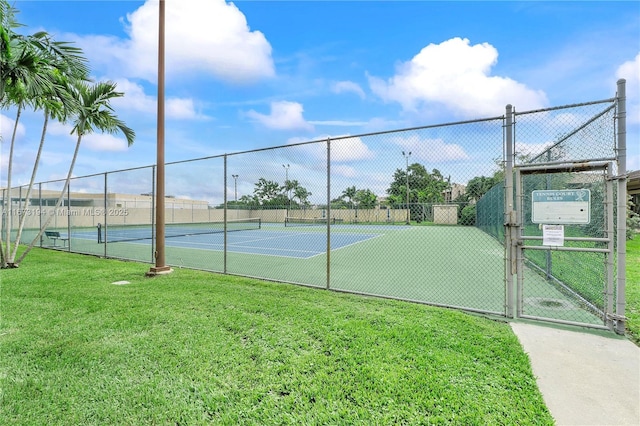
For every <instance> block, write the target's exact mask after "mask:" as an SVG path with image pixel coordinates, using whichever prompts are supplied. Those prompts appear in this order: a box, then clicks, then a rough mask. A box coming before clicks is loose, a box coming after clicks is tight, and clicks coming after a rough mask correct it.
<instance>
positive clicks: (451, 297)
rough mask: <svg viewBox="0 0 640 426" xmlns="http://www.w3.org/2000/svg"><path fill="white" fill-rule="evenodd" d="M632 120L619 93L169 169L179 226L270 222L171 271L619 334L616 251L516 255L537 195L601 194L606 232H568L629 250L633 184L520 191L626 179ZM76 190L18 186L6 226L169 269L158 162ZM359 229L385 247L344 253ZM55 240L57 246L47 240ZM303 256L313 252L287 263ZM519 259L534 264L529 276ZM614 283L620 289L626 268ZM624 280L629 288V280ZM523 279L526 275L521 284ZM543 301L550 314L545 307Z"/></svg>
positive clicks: (176, 251) (189, 251)
mask: <svg viewBox="0 0 640 426" xmlns="http://www.w3.org/2000/svg"><path fill="white" fill-rule="evenodd" d="M620 110H621V108H620V101H619V99H618V97H616V98H612V99H607V100H600V101H594V102H586V103H580V104H573V105H566V106H560V107H552V108H547V109H539V110H535V111H524V112H517V111H516V110H515V108H513V109H511V107H510V106H509V107H508V108H507V110H506V112H505V114H504V115H501V116H496V117H491V118H485V119H477V120H468V121H460V122H455V123H444V124H435V125H429V126H422V127H412V128H406V129H398V130H391V131H384V132H378V133H367V134H361V135H353V136H340V137H331V138H328V139H321V140H314V141H306V142H300V143H295V144H287V145H280V146H274V147H268V148H261V149H257V150H248V151H242V152H235V153H227V154H222V155H216V156H209V157H202V158H196V159H191V160H184V161H176V162H170V163H166V165H165V182H166V189H165V193H166V194H167V195H166V197H165V218H166V222H167V224H177V223H200V224H206V223H216V222H219V221H222V220H224V219H225V218H227V220H228V221H232V220H241V219H247V218H257V219H259V220H260V222H261V224H262V225H263V226H261V229H260V234H259V235H252V234H247V235H251V238H248V239H247V240H243V239H241V238H242V237H240V236H238V237H236V236H234V238H233V239H230V240H229V242H228V243H227V240H226V239H225V244H224V247H223V249H224V251H222V252H221V250H222V249H221V248H220V245H219V244H218V243H217V242H199V243H194V244H193V245H192V246H188V247H182V246H171V245H169V246H168V247H167V253H166V256H167V263H168V264H169V265H172V266H180V267H189V268H195V269H202V270H208V271H214V272H222V273H227V274H233V275H241V276H248V277H254V278H262V279H266V280H273V281H280V282H289V283H295V284H300V285H307V286H312V287H320V288H329V289H333V290H337V291H344V292H352V293H359V294H367V295H376V296H380V297H389V298H395V299H401V300H411V301H417V302H420V303H427V304H432V305H437V306H447V307H455V308H458V309H465V310H469V311H473V312H483V313H488V314H493V315H499V316H506V317H513V316H518V315H527V314H528V315H530V316H531V317H535V318H544V320H549V321H557V322H565V323H576V324H581V325H587V326H593V327H596V328H598V327H606V328H611V321H610V320H611V318H614V317H615V315H619V309H618V314H616V312H611V309H610V308H609V309H607V306H609V307H610V306H611V304H612V303H613V305H616V306H618V307H619V306H620V304H619V302H620V300H619V298H620V296H623V294H624V283H622V285H618V287H617V289H616V290H615V291H613V292H612V291H607V289H603V288H601V284H602V282H607V277H605V276H603V273H604V272H602V271H606V270H607V269H606V268H604V267H602V265H603V264H610V262H611V259H612V256H613V254H612V253H608V254H607V255H602V254H597V253H595V254H594V253H589V254H584V255H576V254H573V255H572V256H574V257H567V254H566V253H562V254H560V253H556V252H553V253H552V252H551V251H550V250H549V251H546V252H545V251H544V250H528V251H525V252H524V253H521V255H522V259H516V257H517V256H518V255H517V254H516V250H515V247H516V245H517V244H518V243H517V242H518V241H519V239H521V237H523V236H526V235H534V236H537V235H540V236H541V229H539V228H540V227H538V226H537V224H534V223H532V222H531V220H530V217H531V210H532V205H531V202H530V201H527V200H529V198H528V197H530V194H531V192H532V191H535V190H564V189H566V188H588V189H589V190H590V191H591V194H592V200H595V203H592V204H591V209H592V210H593V212H592V216H593V220H592V221H591V223H589V224H581V225H575V226H574V225H566V226H565V233H566V234H567V236H588V237H593V238H609V240H607V241H613V237H612V233H613V232H614V230H612V229H610V227H607V225H606V224H607V221H608V220H609V219H611V218H610V216H611V212H610V211H608V210H607V211H604V210H602V208H601V206H602V205H604V204H607V203H612V202H614V201H615V200H614V199H616V200H617V198H616V197H617V196H621V192H620V189H617V190H616V191H612V190H610V189H609V190H608V191H609V192H607V185H606V182H607V178H606V176H604V175H603V174H602V173H599V174H598V173H593V172H590V171H575V172H572V171H566V172H564V173H552V172H550V171H548V172H542V171H541V172H539V173H536V174H531V175H527V176H526V177H525V178H524V180H523V182H522V185H523V188H522V189H523V192H522V193H516V192H515V191H514V187H512V186H509V185H507V186H505V182H507V183H508V182H509V179H513V176H515V173H516V171H517V170H518V168H520V167H525V166H530V165H533V164H535V165H542V166H544V165H549V167H551V165H554V164H556V165H558V164H559V165H563V164H571V163H578V162H581V163H589V162H593V161H596V160H598V161H610V162H611V163H612V170H611V173H612V174H613V175H614V176H617V179H618V182H624V176H620V173H618V172H619V171H620V170H623V169H622V168H621V166H620V165H619V161H620V153H619V149H618V148H619V147H618V145H617V143H618V140H619V139H620V136H618V137H617V138H616V125H619V124H620V121H621V120H622V116H621V112H620ZM225 170H226V171H227V173H228V176H225V175H226V174H227V173H225ZM225 182H226V184H225ZM63 184H64V181H63V180H53V181H46V182H40V183H38V184H36V186H35V188H34V192H33V195H32V196H31V198H30V199H29V200H26V199H25V198H24V194H26V186H19V187H15V188H12V189H11V190H10V191H9V190H7V189H3V190H2V206H3V220H2V226H3V229H4V226H5V223H6V221H5V218H6V216H7V215H6V211H7V209H12V214H15V216H20V215H25V216H26V226H25V231H24V234H23V235H24V236H23V241H25V240H26V239H28V237H29V235H30V233H31V234H32V235H34V234H35V231H36V230H38V229H39V228H40V226H41V224H42V223H44V221H45V220H46V218H47V217H48V216H50V215H53V216H54V218H53V221H52V223H51V225H50V228H51V229H55V230H60V231H62V232H64V233H66V234H68V236H69V238H70V239H69V243H68V244H67V245H66V246H65V247H62V248H60V247H55V249H56V250H67V251H69V252H77V253H86V254H94V255H99V256H103V257H109V258H119V259H128V260H136V261H141V262H147V263H153V262H154V257H153V253H154V227H155V224H154V220H155V214H154V209H155V203H154V201H155V194H156V191H155V167H154V166H152V165H151V166H145V167H136V168H129V169H123V170H115V171H108V172H104V173H97V174H92V175H87V176H82V177H75V178H73V179H72V180H71V184H70V187H69V190H68V192H67V194H66V197H65V200H64V203H63V205H62V206H61V207H60V208H58V209H54V207H53V206H54V205H55V204H54V203H55V200H57V198H58V195H59V192H60V190H61V188H62V187H63ZM511 185H512V184H511ZM618 188H620V187H618ZM608 197H611V199H610V198H608ZM517 206H520V211H519V213H521V214H522V218H524V219H522V220H521V221H520V223H517V221H516V220H515V218H516V216H515V214H512V213H509V211H515V210H516V207H517ZM619 220H620V219H618V221H619ZM407 222H409V225H407ZM16 223H17V221H12V224H13V225H15V224H16ZM122 225H130V226H134V225H135V226H137V227H146V228H147V229H146V232H148V235H150V238H149V239H150V241H148V243H147V244H142V243H140V242H139V241H138V242H137V243H135V244H134V243H133V242H131V243H130V244H128V243H125V242H113V243H110V244H106V243H105V242H104V240H103V239H102V237H100V238H101V241H100V242H98V233H99V232H102V233H108V232H109V229H110V228H111V229H112V230H113V229H115V227H116V226H122ZM285 225H298V226H285ZM301 225H307V226H301ZM205 226H206V225H205ZM284 232H286V233H284ZM358 233H360V234H367V235H372V236H375V238H374V237H371V238H367V239H362V240H358V241H357V242H355V243H353V244H348V245H347V244H342V243H341V242H340V239H341V238H346V237H345V236H346V235H349V234H358ZM238 234H241V233H238ZM13 235H15V232H14V234H13ZM100 235H103V234H100ZM261 235H262V236H264V238H263V239H264V241H262V240H261V237H260V236H261ZM251 239H253V240H251ZM251 241H253V242H251ZM305 241H307V243H305ZM318 241H320V242H318ZM251 244H253V246H251ZM305 244H306V245H305ZM318 244H319V245H320V247H321V248H320V249H317V248H316V246H317V245H318ZM571 244H573V245H575V246H585V245H589V244H591V245H598V244H602V243H600V242H596V243H588V244H587V243H585V242H573V243H570V245H571ZM39 245H40V246H41V247H44V248H53V247H52V244H51V242H50V241H48V240H47V238H46V237H42V238H41V240H40V241H39ZM312 246H313V247H312ZM334 247H337V249H334ZM294 251H296V252H297V253H311V255H309V256H302V255H299V256H298V255H296V256H289V255H286V256H285V255H281V253H285V252H286V253H293V252H294ZM538 251H539V252H540V253H538ZM576 256H577V257H576ZM617 256H620V253H618V254H617ZM576 260H577V261H579V262H581V265H583V270H582V271H581V274H580V276H579V277H578V280H579V281H586V282H587V283H588V284H587V285H586V287H587V288H579V287H580V286H579V285H576V284H575V283H573V282H572V280H571V279H570V277H568V276H569V275H571V274H570V273H569V274H568V273H567V272H566V269H567V267H566V265H567V263H568V262H572V261H576ZM517 262H525V263H526V262H528V263H529V264H530V266H531V267H527V266H526V265H525V266H521V267H520V269H518V268H516V266H515V265H516V263H517ZM607 262H609V263H607ZM517 269H518V270H517ZM516 270H517V271H516ZM607 274H608V277H609V279H610V277H611V274H612V272H611V271H610V270H609V272H607ZM613 274H614V275H615V276H616V277H619V276H620V271H619V270H614V271H613ZM516 275H518V278H519V280H516V282H513V280H512V278H513V277H514V276H516ZM454 280H455V281H456V282H455V283H452V281H454ZM554 283H555V284H554ZM558 283H561V285H559V284H558ZM563 286H564V288H570V289H571V291H573V292H575V294H576V295H577V296H578V297H579V298H582V300H584V301H588V303H589V304H590V306H597V307H598V309H601V311H599V313H598V314H597V315H595V316H594V313H593V309H591V310H590V311H589V310H585V309H581V308H580V306H581V305H584V303H580V302H579V300H578V298H575V299H572V296H571V294H568V293H570V292H567V291H564V290H562V287H563ZM598 286H600V287H598ZM603 292H604V293H607V292H608V293H614V294H612V295H611V298H612V299H610V300H604V299H603V298H602V297H601V296H598V294H600V295H601V294H602V293H603ZM616 297H618V299H616ZM567 298H569V299H570V303H569V305H570V306H571V309H569V308H567V305H566V304H560V305H561V307H557V306H556V307H554V303H553V302H554V301H557V300H560V299H563V300H564V299H567ZM540 300H543V301H544V300H546V301H547V302H549V303H547V305H545V304H542V305H541V304H540V303H538V302H539V301H540ZM612 300H613V302H612ZM534 302H535V303H534ZM558 303H559V302H558ZM615 320H616V321H621V320H622V319H621V318H619V317H615ZM616 324H617V323H616Z"/></svg>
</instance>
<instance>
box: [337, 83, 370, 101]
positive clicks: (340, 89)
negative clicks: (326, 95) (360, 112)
mask: <svg viewBox="0 0 640 426" xmlns="http://www.w3.org/2000/svg"><path fill="white" fill-rule="evenodd" d="M331 91H332V92H334V93H355V94H356V95H358V96H360V98H362V99H364V98H365V94H364V90H362V88H361V87H360V85H359V84H357V83H354V82H352V81H338V82H336V83H333V85H332V86H331Z"/></svg>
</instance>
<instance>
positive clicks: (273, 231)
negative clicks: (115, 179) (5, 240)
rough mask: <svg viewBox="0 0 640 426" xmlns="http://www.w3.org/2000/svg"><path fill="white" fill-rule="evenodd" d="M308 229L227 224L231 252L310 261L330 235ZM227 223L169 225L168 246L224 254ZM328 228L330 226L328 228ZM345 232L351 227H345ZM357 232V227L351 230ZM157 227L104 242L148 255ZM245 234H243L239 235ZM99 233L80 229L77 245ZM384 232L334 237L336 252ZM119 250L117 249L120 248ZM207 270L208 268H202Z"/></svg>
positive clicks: (130, 229)
mask: <svg viewBox="0 0 640 426" xmlns="http://www.w3.org/2000/svg"><path fill="white" fill-rule="evenodd" d="M313 224H314V225H316V226H313V227H311V226H305V225H311V224H302V225H300V226H301V227H300V228H298V227H295V229H292V225H289V226H288V227H283V226H282V224H264V225H263V224H262V223H261V221H260V220H259V219H244V220H239V221H228V223H227V241H226V247H227V252H231V253H244V254H257V255H265V256H276V257H289V258H301V259H307V258H311V257H314V256H318V255H321V254H323V253H326V250H327V243H326V233H324V234H323V233H322V232H318V230H319V229H320V228H319V227H321V224H320V223H319V222H317V223H313ZM222 225H223V224H219V223H201V224H170V225H169V226H167V231H166V237H167V238H166V239H165V246H166V247H167V248H171V249H176V251H179V249H189V250H205V251H223V250H224V248H225V241H224V240H225V235H224V228H223V227H222ZM325 226H326V225H325ZM344 227H345V228H344V229H347V228H349V226H348V225H344ZM351 229H352V230H353V229H357V227H351ZM152 231H153V228H152V226H151V225H145V226H140V225H133V226H115V227H112V228H107V230H106V232H105V231H102V232H103V233H102V235H101V243H102V240H103V241H106V243H108V244H109V245H110V246H111V247H109V249H108V251H111V249H112V248H113V247H114V246H122V245H137V246H141V248H142V250H143V252H148V247H149V246H150V244H151V243H152V235H153V232H152ZM239 231H242V232H239ZM97 232H98V231H97V230H89V229H84V230H78V231H75V232H73V233H72V238H73V239H74V241H75V242H78V243H86V242H98V234H97ZM380 235H382V234H381V233H374V232H367V233H360V232H355V233H336V234H335V235H333V236H332V238H331V247H332V250H337V249H340V248H343V247H347V246H350V245H352V244H357V243H359V242H362V241H366V240H368V239H371V238H376V237H378V236H380ZM116 249H117V248H116ZM199 267H201V268H204V269H206V265H199Z"/></svg>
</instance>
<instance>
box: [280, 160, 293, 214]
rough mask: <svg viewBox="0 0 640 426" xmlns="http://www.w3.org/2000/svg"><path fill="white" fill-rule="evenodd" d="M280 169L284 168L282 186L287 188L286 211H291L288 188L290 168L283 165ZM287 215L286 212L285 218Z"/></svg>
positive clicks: (289, 190)
mask: <svg viewBox="0 0 640 426" xmlns="http://www.w3.org/2000/svg"><path fill="white" fill-rule="evenodd" d="M282 167H284V186H285V188H287V198H288V199H289V206H288V209H289V210H291V189H290V188H289V167H291V166H290V165H289V164H287V165H286V166H285V165H284V164H283V165H282ZM288 215H289V214H288V212H287V216H288Z"/></svg>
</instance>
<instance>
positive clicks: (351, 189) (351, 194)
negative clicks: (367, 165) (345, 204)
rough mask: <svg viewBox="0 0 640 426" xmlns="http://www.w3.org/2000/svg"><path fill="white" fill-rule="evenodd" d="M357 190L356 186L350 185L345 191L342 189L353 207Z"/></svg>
mask: <svg viewBox="0 0 640 426" xmlns="http://www.w3.org/2000/svg"><path fill="white" fill-rule="evenodd" d="M357 192H358V191H357V190H356V187H355V186H350V187H348V188H347V189H345V190H344V191H342V197H343V198H348V199H349V204H350V205H351V208H353V199H354V198H355V196H356V193H357Z"/></svg>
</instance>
